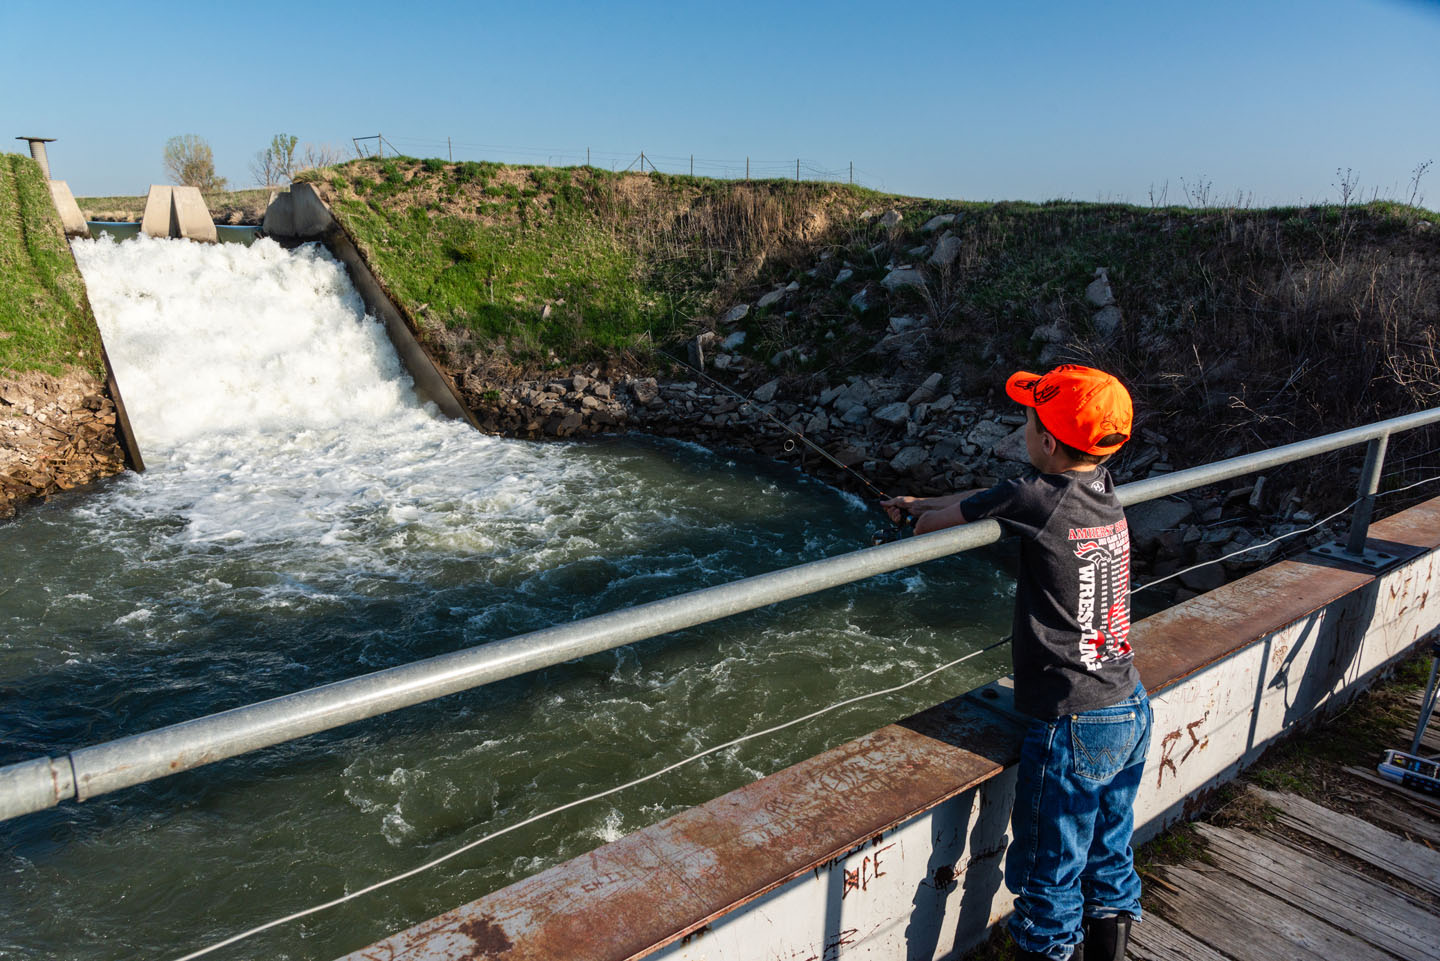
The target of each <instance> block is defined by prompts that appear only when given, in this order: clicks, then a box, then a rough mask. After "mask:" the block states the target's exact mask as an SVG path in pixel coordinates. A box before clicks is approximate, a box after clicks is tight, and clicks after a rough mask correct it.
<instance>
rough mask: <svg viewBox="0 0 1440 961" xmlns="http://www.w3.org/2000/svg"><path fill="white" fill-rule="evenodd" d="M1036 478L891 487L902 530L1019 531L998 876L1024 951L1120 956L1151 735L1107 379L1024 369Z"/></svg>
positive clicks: (1116, 405) (1125, 435) (1119, 392)
mask: <svg viewBox="0 0 1440 961" xmlns="http://www.w3.org/2000/svg"><path fill="white" fill-rule="evenodd" d="M1005 392H1006V393H1007V394H1008V395H1009V396H1010V398H1011V399H1012V400H1015V401H1016V402H1018V403H1020V404H1022V405H1024V407H1025V418H1026V419H1025V446H1026V451H1027V452H1028V454H1029V456H1030V463H1031V464H1032V465H1033V466H1034V468H1035V471H1036V473H1034V474H1033V475H1031V476H1029V477H1025V478H1021V479H1017V480H1009V481H1004V482H1002V483H1000V484H997V485H995V486H994V487H992V488H990V489H989V490H983V491H973V492H969V493H962V494H951V495H947V496H943V497H923V498H917V497H896V498H892V499H890V500H887V501H884V502H883V503H882V505H881V506H883V507H884V508H885V509H886V510H887V512H889V514H890V516H891V518H892V519H894V520H897V521H898V520H899V519H900V517H901V515H902V513H909V514H910V515H912V516H913V517H914V518H915V532H916V533H917V534H925V533H929V532H930V531H935V530H940V529H941V528H945V527H953V526H955V525H958V524H965V523H970V522H973V521H978V520H981V519H983V518H987V517H993V518H994V519H995V520H997V521H999V522H1000V524H1001V526H1002V527H1004V528H1005V530H1006V532H1007V533H1012V534H1018V535H1019V536H1020V541H1021V547H1020V574H1019V579H1018V583H1017V585H1016V592H1015V616H1014V622H1013V643H1012V645H1011V657H1012V663H1013V667H1014V673H1015V706H1016V708H1017V709H1018V710H1019V711H1021V712H1022V713H1024V714H1026V715H1027V716H1028V717H1029V718H1030V719H1031V720H1030V722H1029V724H1028V725H1027V727H1026V730H1025V735H1024V740H1023V742H1022V744H1021V749H1020V768H1019V774H1018V778H1017V780H1016V786H1015V807H1014V810H1013V812H1012V814H1011V834H1012V836H1013V841H1012V842H1011V845H1010V850H1009V853H1008V856H1007V858H1006V863H1005V883H1006V886H1007V887H1009V888H1010V890H1011V892H1012V893H1014V895H1015V914H1014V916H1013V917H1012V918H1011V920H1010V925H1009V928H1010V933H1011V935H1012V936H1013V937H1014V939H1015V942H1016V944H1017V945H1018V947H1019V948H1020V955H1019V957H1021V958H1023V959H1027V961H1028V959H1048V961H1067V959H1084V961H1112V959H1119V958H1122V957H1124V954H1125V945H1126V941H1127V940H1128V938H1129V932H1130V924H1131V922H1132V920H1139V918H1140V877H1139V875H1138V874H1137V873H1136V871H1135V866H1134V860H1133V852H1132V851H1131V849H1130V835H1131V831H1132V828H1133V826H1134V801H1135V793H1136V790H1137V789H1138V787H1139V784H1140V775H1141V772H1142V770H1143V766H1144V763H1145V752H1146V749H1147V747H1148V746H1149V742H1150V726H1151V713H1150V703H1149V701H1148V699H1147V698H1146V696H1145V688H1144V686H1143V685H1142V684H1141V683H1140V676H1139V674H1138V673H1137V671H1136V669H1135V664H1134V657H1133V654H1132V652H1131V649H1130V642H1129V633H1130V600H1129V594H1130V538H1129V532H1128V528H1127V526H1126V523H1125V512H1124V510H1123V509H1122V508H1121V506H1120V502H1119V500H1118V499H1117V498H1116V496H1115V485H1114V482H1113V481H1112V480H1111V477H1110V473H1109V471H1107V470H1106V469H1105V467H1104V466H1103V465H1104V463H1105V461H1106V460H1108V459H1109V457H1110V456H1111V455H1112V454H1114V453H1115V452H1116V451H1117V450H1119V449H1120V448H1121V446H1123V445H1124V444H1125V442H1126V441H1127V440H1129V439H1130V430H1131V424H1132V419H1133V410H1132V406H1131V401H1130V394H1129V392H1127V391H1126V390H1125V387H1124V386H1123V385H1122V384H1121V383H1120V382H1119V381H1118V380H1116V379H1115V378H1114V377H1113V376H1111V375H1110V374H1107V373H1105V372H1103V371H1099V370H1095V369H1094V368H1091V367H1081V366H1079V365H1074V364H1066V365H1063V366H1060V367H1056V368H1055V369H1054V370H1052V371H1050V372H1049V373H1047V374H1044V375H1043V376H1041V375H1036V374H1031V373H1027V372H1025V371H1021V372H1019V373H1016V374H1014V375H1012V376H1011V377H1010V379H1009V380H1008V381H1007V382H1006V385H1005Z"/></svg>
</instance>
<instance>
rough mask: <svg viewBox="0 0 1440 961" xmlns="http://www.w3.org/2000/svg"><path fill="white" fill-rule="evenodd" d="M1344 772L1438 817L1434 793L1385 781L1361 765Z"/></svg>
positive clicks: (1439, 811)
mask: <svg viewBox="0 0 1440 961" xmlns="http://www.w3.org/2000/svg"><path fill="white" fill-rule="evenodd" d="M1345 773H1346V774H1353V775H1354V776H1355V777H1358V778H1359V779H1360V780H1362V781H1364V782H1366V783H1367V784H1374V785H1376V786H1377V787H1383V788H1385V789H1387V790H1388V791H1389V792H1390V793H1391V794H1392V795H1393V796H1395V797H1399V798H1403V799H1404V800H1405V801H1406V802H1407V803H1409V804H1410V805H1412V806H1413V807H1414V808H1415V809H1416V810H1419V811H1424V812H1425V813H1427V814H1429V815H1430V816H1431V817H1440V797H1437V796H1435V795H1434V794H1425V793H1423V792H1421V791H1416V790H1415V789H1413V788H1408V787H1406V786H1405V785H1403V784H1396V783H1395V782H1394V781H1387V780H1385V779H1384V778H1383V777H1381V776H1380V775H1379V774H1376V773H1375V772H1374V771H1369V770H1366V769H1365V768H1363V767H1347V768H1346V769H1345Z"/></svg>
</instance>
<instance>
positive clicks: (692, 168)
mask: <svg viewBox="0 0 1440 961" xmlns="http://www.w3.org/2000/svg"><path fill="white" fill-rule="evenodd" d="M690 176H692V177H693V176H695V155H694V154H693V153H692V154H691V155H690Z"/></svg>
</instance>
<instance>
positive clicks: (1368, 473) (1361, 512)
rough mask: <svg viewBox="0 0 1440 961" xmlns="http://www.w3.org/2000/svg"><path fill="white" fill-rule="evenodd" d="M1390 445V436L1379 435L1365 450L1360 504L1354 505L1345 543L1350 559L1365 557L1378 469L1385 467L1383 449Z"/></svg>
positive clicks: (1378, 479) (1378, 477) (1378, 473)
mask: <svg viewBox="0 0 1440 961" xmlns="http://www.w3.org/2000/svg"><path fill="white" fill-rule="evenodd" d="M1389 444H1390V435H1389V434H1381V435H1380V436H1379V437H1375V438H1372V439H1371V441H1370V444H1369V445H1368V446H1367V447H1366V448H1365V466H1364V467H1362V468H1360V491H1359V494H1360V503H1358V504H1356V505H1355V515H1354V516H1353V517H1351V518H1350V539H1349V540H1347V541H1346V542H1345V553H1347V554H1349V555H1350V556H1351V557H1363V556H1364V555H1365V535H1366V533H1367V532H1368V531H1369V530H1370V516H1371V515H1372V514H1373V513H1374V512H1375V492H1376V491H1378V490H1379V489H1380V469H1381V468H1382V467H1384V466H1385V448H1386V447H1388V446H1389Z"/></svg>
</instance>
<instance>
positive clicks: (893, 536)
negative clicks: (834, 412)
mask: <svg viewBox="0 0 1440 961" xmlns="http://www.w3.org/2000/svg"><path fill="white" fill-rule="evenodd" d="M654 349H655V352H656V353H658V354H660V355H662V356H664V357H668V358H669V359H670V360H671V361H673V362H674V363H676V364H678V365H680V366H681V367H684V368H685V369H687V370H690V371H693V372H694V373H696V374H698V375H699V376H701V377H703V378H705V380H706V381H708V382H709V383H711V384H713V385H714V386H716V387H718V388H720V389H721V390H723V391H725V393H727V394H729V395H731V396H732V397H734V398H735V399H736V400H738V401H740V403H741V404H743V405H746V406H748V407H750V408H752V409H754V410H755V411H758V412H759V413H760V415H761V416H763V417H764V418H766V419H767V420H769V421H770V422H771V423H773V424H775V425H776V426H778V427H779V428H780V429H781V430H783V431H785V432H786V433H788V434H790V435H792V436H793V437H794V438H795V440H798V441H800V443H802V444H804V445H805V446H806V447H809V448H810V449H811V450H813V451H814V452H815V453H817V454H819V455H820V456H821V457H823V458H825V459H826V460H827V461H829V462H830V463H832V464H834V465H835V466H836V467H838V468H840V469H841V470H843V471H845V472H846V473H847V474H849V475H850V476H851V477H854V478H855V479H856V480H858V481H859V482H860V483H862V484H864V485H865V486H866V487H868V488H870V489H871V490H872V491H874V492H875V493H876V494H878V495H879V496H880V498H881V499H882V500H887V501H888V500H891V499H892V498H891V496H890V495H889V494H887V493H885V492H884V491H883V490H881V489H880V488H879V487H876V486H875V485H874V484H873V483H871V482H870V480H869V479H868V478H866V477H865V476H864V475H863V474H861V473H860V472H859V471H857V470H855V469H854V468H852V467H847V466H846V465H845V464H843V463H841V462H840V461H839V459H837V458H836V457H834V456H832V455H831V454H830V452H829V451H827V450H825V449H824V448H823V447H821V446H820V445H819V444H817V443H815V442H814V441H812V440H811V439H810V438H808V437H806V436H805V434H804V433H803V432H802V431H798V430H796V429H795V428H793V427H791V426H790V425H789V424H787V423H785V422H784V421H783V420H781V419H780V418H778V417H776V416H775V415H774V414H772V413H770V411H768V410H766V409H765V406H764V405H763V404H761V403H760V402H759V401H757V400H754V399H753V398H750V397H746V396H745V395H744V394H742V393H740V392H739V391H737V390H735V389H733V388H732V387H730V386H729V385H728V384H724V383H721V382H720V381H718V380H716V379H715V378H714V377H711V376H710V375H709V374H707V373H705V371H703V370H701V369H700V368H698V367H696V366H694V365H693V364H690V363H687V362H686V361H683V360H681V359H680V358H679V357H676V356H675V355H673V354H671V353H669V352H667V351H664V350H661V349H660V348H659V347H656V348H654ZM789 443H790V446H789V447H787V448H786V450H787V451H788V450H794V449H795V444H794V441H790V442H789ZM890 523H891V524H892V525H893V528H881V529H878V530H876V531H875V532H874V533H873V534H871V537H870V540H871V543H872V544H888V543H889V542H891V541H894V540H899V539H900V538H901V537H904V536H905V535H906V534H907V533H909V532H910V530H911V529H912V528H913V524H914V519H913V518H911V517H909V516H908V515H905V516H903V517H902V520H900V521H898V522H897V521H893V520H892V521H891V522H890Z"/></svg>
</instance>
